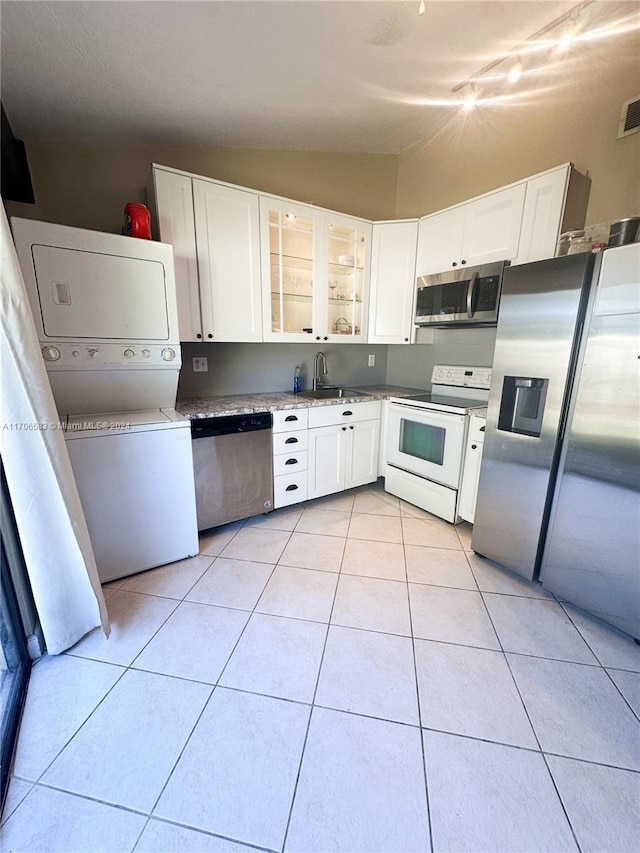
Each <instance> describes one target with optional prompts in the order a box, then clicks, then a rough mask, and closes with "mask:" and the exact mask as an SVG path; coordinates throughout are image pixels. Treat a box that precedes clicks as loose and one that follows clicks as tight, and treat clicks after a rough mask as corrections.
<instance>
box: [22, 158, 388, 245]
mask: <svg viewBox="0 0 640 853" xmlns="http://www.w3.org/2000/svg"><path fill="white" fill-rule="evenodd" d="M27 151H28V157H29V165H30V168H31V174H32V178H33V185H34V191H35V195H36V201H37V204H36V206H35V207H34V206H33V205H25V204H15V203H12V202H8V203H7V205H6V207H7V211H8V213H9V215H10V216H27V217H29V218H32V219H44V220H46V221H50V222H59V223H61V224H63V225H76V226H78V227H84V228H93V229H96V230H99V231H110V232H114V233H118V232H119V231H120V228H121V226H122V219H123V210H124V206H125V204H126V203H127V202H128V201H142V202H144V201H145V187H146V184H147V181H148V180H149V175H150V165H151V163H152V162H156V163H161V164H162V165H165V166H172V167H174V168H176V169H184V170H186V171H189V172H193V173H195V174H197V175H205V176H207V177H211V178H217V179H219V180H222V181H229V182H230V183H234V184H240V185H241V186H246V187H251V188H253V189H257V190H262V191H264V192H272V193H276V194H278V195H283V196H286V197H287V198H293V199H297V200H299V201H304V202H312V203H314V204H317V205H319V206H321V207H328V208H331V209H333V210H339V211H341V212H343V213H349V214H352V215H354V216H363V217H365V218H367V219H389V218H392V217H393V216H394V213H395V205H396V185H397V157H396V156H395V155H391V154H331V153H313V152H298V151H253V150H248V149H225V148H198V147H194V146H190V147H189V146H185V147H183V148H175V147H172V148H168V147H163V146H161V145H156V146H144V147H142V146H136V147H133V146H130V147H127V146H112V147H108V148H107V147H105V148H96V147H87V146H74V145H68V146H59V145H45V144H33V143H32V144H28V145H27Z"/></svg>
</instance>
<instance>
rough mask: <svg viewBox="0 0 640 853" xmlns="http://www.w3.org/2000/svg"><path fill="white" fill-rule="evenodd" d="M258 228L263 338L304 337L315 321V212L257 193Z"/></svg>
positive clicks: (317, 260)
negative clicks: (259, 237) (260, 258)
mask: <svg viewBox="0 0 640 853" xmlns="http://www.w3.org/2000/svg"><path fill="white" fill-rule="evenodd" d="M260 230H261V243H262V304H263V334H264V339H265V341H274V340H275V341H302V342H306V343H308V342H310V341H311V340H313V330H314V329H315V328H319V325H320V317H319V315H320V305H319V303H318V300H317V298H316V294H317V288H318V282H319V280H320V277H321V274H322V261H321V258H320V257H319V247H320V243H321V238H320V232H321V230H322V223H321V221H320V216H319V212H318V211H315V210H313V208H309V207H307V206H305V205H300V204H296V203H295V202H288V201H285V200H280V199H273V198H269V197H268V196H261V197H260Z"/></svg>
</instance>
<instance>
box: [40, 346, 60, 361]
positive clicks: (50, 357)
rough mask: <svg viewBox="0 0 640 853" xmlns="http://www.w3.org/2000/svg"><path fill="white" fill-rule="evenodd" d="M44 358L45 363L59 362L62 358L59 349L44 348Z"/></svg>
mask: <svg viewBox="0 0 640 853" xmlns="http://www.w3.org/2000/svg"><path fill="white" fill-rule="evenodd" d="M42 357H43V358H44V360H45V361H57V360H58V359H59V358H60V350H59V349H58V347H42Z"/></svg>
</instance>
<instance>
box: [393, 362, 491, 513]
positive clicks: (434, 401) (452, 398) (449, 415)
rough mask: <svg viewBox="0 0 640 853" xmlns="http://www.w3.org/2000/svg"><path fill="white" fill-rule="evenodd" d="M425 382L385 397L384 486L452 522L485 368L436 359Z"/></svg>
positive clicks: (483, 395)
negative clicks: (422, 390)
mask: <svg viewBox="0 0 640 853" xmlns="http://www.w3.org/2000/svg"><path fill="white" fill-rule="evenodd" d="M431 385H432V389H431V391H430V392H429V393H427V394H417V395H415V396H413V397H391V399H390V400H389V403H388V407H387V426H386V449H385V467H384V475H385V489H386V491H388V492H390V493H391V494H393V495H396V496H397V497H400V498H402V499H403V500H406V501H408V502H409V503H412V504H415V506H418V507H420V508H421V509H424V510H426V511H427V512H430V513H432V514H433V515H437V516H439V517H440V518H444V519H445V520H446V521H450V522H453V523H457V522H458V521H460V520H461V519H460V517H459V516H458V499H459V491H460V485H461V482H462V469H463V461H464V449H465V445H466V439H467V431H468V427H469V415H470V414H471V413H473V411H474V410H477V409H481V408H484V407H485V406H486V405H487V401H488V399H489V386H490V385H491V368H490V367H460V366H457V365H442V364H438V365H436V366H435V367H434V368H433V373H432V375H431Z"/></svg>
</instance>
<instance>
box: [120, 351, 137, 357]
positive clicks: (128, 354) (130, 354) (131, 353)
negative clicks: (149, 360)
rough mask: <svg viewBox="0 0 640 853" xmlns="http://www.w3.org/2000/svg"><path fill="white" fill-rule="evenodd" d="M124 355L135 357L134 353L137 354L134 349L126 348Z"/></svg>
mask: <svg viewBox="0 0 640 853" xmlns="http://www.w3.org/2000/svg"><path fill="white" fill-rule="evenodd" d="M123 355H124V357H125V358H133V357H134V355H135V352H134V351H133V350H132V349H126V350H125V351H124V352H123Z"/></svg>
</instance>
